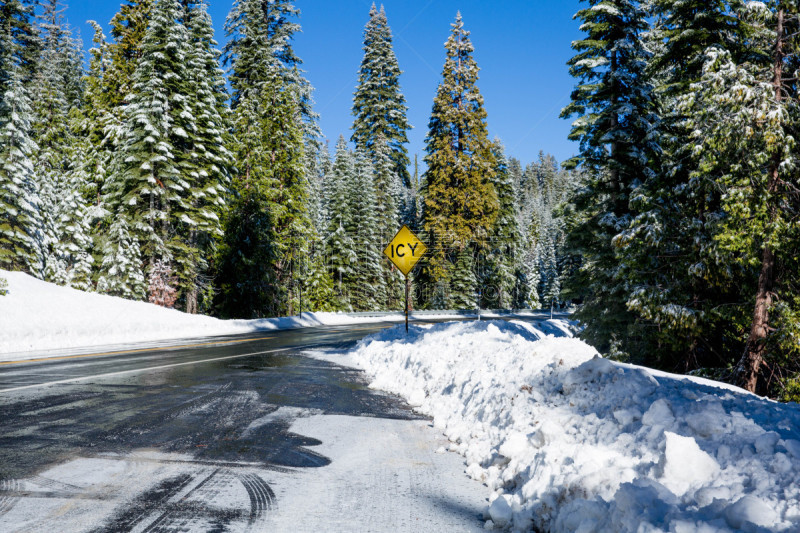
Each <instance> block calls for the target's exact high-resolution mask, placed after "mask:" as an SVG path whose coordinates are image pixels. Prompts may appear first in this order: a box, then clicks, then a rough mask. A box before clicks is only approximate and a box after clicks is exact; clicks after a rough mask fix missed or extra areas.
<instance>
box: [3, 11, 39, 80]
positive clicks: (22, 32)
mask: <svg viewBox="0 0 800 533" xmlns="http://www.w3.org/2000/svg"><path fill="white" fill-rule="evenodd" d="M36 5H37V2H36V1H35V0H5V1H4V2H2V3H0V24H2V25H3V29H2V31H3V34H4V39H8V42H7V44H6V43H5V42H4V43H3V46H5V47H6V48H5V50H3V52H2V53H3V54H10V55H11V57H13V63H14V64H15V65H16V66H17V68H18V69H19V70H18V72H17V76H18V77H19V79H20V80H22V82H23V83H24V84H25V86H26V88H27V89H29V90H30V87H29V85H30V83H31V80H33V77H34V75H35V74H36V71H37V69H38V67H39V55H40V52H41V38H40V36H39V33H38V27H37V25H36V24H34V7H35V6H36ZM9 72H10V71H2V72H1V73H0V76H3V77H2V78H0V83H2V82H4V81H5V79H6V76H8V75H9V74H8V73H9Z"/></svg>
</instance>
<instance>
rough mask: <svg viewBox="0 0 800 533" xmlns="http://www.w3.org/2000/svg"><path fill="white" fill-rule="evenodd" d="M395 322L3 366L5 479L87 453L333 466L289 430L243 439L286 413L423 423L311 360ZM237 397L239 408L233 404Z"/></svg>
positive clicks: (1, 463) (1, 460) (346, 372)
mask: <svg viewBox="0 0 800 533" xmlns="http://www.w3.org/2000/svg"><path fill="white" fill-rule="evenodd" d="M391 325H393V324H384V323H381V324H368V325H363V326H361V325H360V326H358V327H355V328H347V327H333V326H329V327H318V328H307V329H301V330H286V331H274V332H265V333H263V334H255V335H253V334H250V335H242V336H230V337H218V338H212V339H209V338H205V339H202V340H199V342H191V341H188V342H184V343H182V344H181V345H178V346H174V347H166V348H165V347H161V348H156V347H151V348H127V349H125V348H122V347H115V348H112V350H111V351H105V350H103V351H101V352H99V354H100V355H95V354H72V355H67V356H61V355H56V354H53V353H47V354H42V357H40V358H39V360H37V361H34V362H26V363H22V362H20V363H14V364H5V365H2V366H0V420H1V421H2V431H1V432H0V480H2V479H21V478H25V477H28V476H30V475H33V474H35V473H36V472H37V471H39V470H42V469H43V468H45V467H47V466H49V465H52V464H54V463H56V462H61V461H64V460H66V459H68V458H70V457H71V456H75V455H85V454H87V453H90V454H99V453H107V452H114V453H124V452H126V451H129V450H133V449H140V448H157V449H160V450H164V451H169V452H187V453H191V454H193V455H194V456H195V457H196V458H197V460H199V461H202V460H204V459H208V460H213V461H225V460H230V461H238V462H241V461H245V462H255V463H259V464H262V465H274V466H289V467H304V466H319V465H322V464H325V463H326V461H327V460H326V459H325V458H324V457H319V456H317V455H316V454H314V453H313V452H311V451H308V450H304V449H303V447H304V446H306V445H309V443H308V442H305V441H304V440H303V439H302V438H296V437H295V436H292V435H289V434H287V432H286V429H287V428H285V427H272V426H270V425H267V426H262V427H261V428H259V431H256V432H250V433H249V434H248V437H247V438H246V439H242V438H238V437H237V438H234V436H236V435H240V434H241V433H242V432H243V430H244V429H245V428H247V426H248V424H250V422H251V421H252V420H255V419H258V418H260V417H263V416H265V415H267V414H269V412H271V411H273V410H276V409H278V408H279V407H284V406H290V407H298V408H306V409H315V410H320V411H322V412H323V413H327V414H347V415H357V416H358V415H365V416H379V417H389V418H414V417H416V415H414V414H413V413H412V412H411V410H410V409H409V408H408V407H407V406H405V405H403V404H402V403H401V402H400V401H398V400H397V399H396V398H394V397H391V396H388V395H383V394H380V393H377V392H375V391H370V390H368V389H367V386H366V381H365V379H364V377H363V375H361V373H360V372H359V371H357V370H353V369H350V368H345V367H341V366H338V365H335V364H332V363H328V362H324V361H319V360H315V359H309V358H307V357H304V356H302V355H300V353H299V352H300V351H302V350H304V349H309V348H315V349H328V350H343V349H346V348H347V347H349V346H351V345H353V344H354V343H355V342H356V341H357V340H359V339H360V338H362V337H363V336H365V335H368V334H370V333H372V332H375V331H378V330H380V329H382V328H384V327H387V326H391ZM120 348H122V349H120ZM233 397H235V398H236V401H235V402H233V403H234V404H235V405H234V406H231V405H228V404H230V403H231V402H230V398H233ZM248 399H249V400H250V401H248ZM248 404H252V405H248ZM232 407H235V409H232Z"/></svg>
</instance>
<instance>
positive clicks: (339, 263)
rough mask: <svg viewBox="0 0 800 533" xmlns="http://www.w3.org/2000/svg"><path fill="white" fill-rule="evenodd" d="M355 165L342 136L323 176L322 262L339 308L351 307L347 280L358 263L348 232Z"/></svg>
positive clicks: (352, 217)
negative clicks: (325, 219)
mask: <svg viewBox="0 0 800 533" xmlns="http://www.w3.org/2000/svg"><path fill="white" fill-rule="evenodd" d="M355 172H356V170H355V162H354V160H353V155H352V154H351V153H350V151H349V150H348V149H347V143H346V142H345V140H344V137H341V136H340V137H339V140H338V141H337V143H336V152H335V153H334V161H333V165H332V167H331V170H330V172H329V173H328V175H327V176H326V177H325V198H326V204H327V209H326V211H327V213H328V228H327V231H326V232H325V246H324V250H325V260H326V263H327V267H328V270H329V272H330V274H331V277H332V278H333V281H334V286H335V288H336V293H337V295H338V296H337V299H338V305H339V306H340V307H342V308H344V309H349V308H351V299H352V298H351V296H352V295H351V294H350V280H351V279H352V278H353V277H354V274H355V265H356V262H357V261H358V257H357V255H356V252H355V250H356V243H355V240H354V239H353V236H352V235H350V234H349V233H348V231H347V228H348V227H352V221H353V219H354V216H353V209H352V205H351V203H350V201H351V199H352V195H351V194H349V193H350V189H351V187H352V185H351V182H352V181H353V180H354V179H355Z"/></svg>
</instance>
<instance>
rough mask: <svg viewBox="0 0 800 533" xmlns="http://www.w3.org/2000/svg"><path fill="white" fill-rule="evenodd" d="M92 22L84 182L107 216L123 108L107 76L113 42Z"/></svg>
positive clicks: (84, 126)
mask: <svg viewBox="0 0 800 533" xmlns="http://www.w3.org/2000/svg"><path fill="white" fill-rule="evenodd" d="M89 24H91V25H92V28H93V29H94V36H93V38H92V45H93V46H92V48H91V49H90V50H89V54H90V57H91V59H90V60H89V72H88V73H87V75H86V91H85V95H84V106H83V109H82V113H83V116H84V119H85V120H84V122H83V124H82V127H81V130H82V131H81V136H82V137H85V138H86V140H88V146H87V148H88V149H87V151H86V159H85V160H84V164H85V166H86V173H87V181H86V182H85V183H84V185H83V193H84V198H85V200H86V201H87V202H88V203H89V204H91V205H94V206H96V208H97V210H98V218H101V219H102V218H104V217H105V216H106V215H107V213H101V211H102V207H101V204H102V203H103V197H102V194H101V191H102V189H103V185H104V184H105V181H106V177H107V175H106V174H107V170H108V168H109V167H110V163H111V159H112V156H113V152H114V150H115V146H116V141H117V136H118V135H117V134H118V132H119V118H118V117H117V114H120V113H121V109H117V108H115V105H116V104H115V102H116V97H117V95H111V94H109V90H108V87H107V83H108V79H107V77H110V76H113V71H112V69H111V66H112V64H111V45H110V44H109V43H108V42H106V36H105V34H104V33H103V29H102V27H101V26H100V25H99V24H98V23H97V22H95V21H93V20H90V21H89ZM97 229H98V231H99V232H102V231H104V230H105V229H107V225H98V226H97Z"/></svg>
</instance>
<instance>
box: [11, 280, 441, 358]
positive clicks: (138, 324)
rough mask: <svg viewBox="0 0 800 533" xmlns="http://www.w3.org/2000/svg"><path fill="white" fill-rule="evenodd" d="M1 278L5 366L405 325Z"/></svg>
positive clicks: (396, 317)
mask: <svg viewBox="0 0 800 533" xmlns="http://www.w3.org/2000/svg"><path fill="white" fill-rule="evenodd" d="M0 278H5V279H6V280H8V294H7V295H6V296H0V361H15V360H23V359H27V358H30V357H33V356H35V354H34V351H41V350H53V349H65V348H75V347H88V346H98V345H104V346H105V345H109V344H118V343H132V342H136V343H141V342H150V341H161V340H168V339H186V338H195V337H206V336H215V335H231V334H237V333H250V332H255V331H269V330H276V329H290V328H302V327H312V326H321V325H343V324H357V323H366V322H376V321H397V322H399V321H402V320H404V318H403V316H402V314H400V313H398V314H396V315H389V316H383V317H351V316H348V315H346V314H342V313H303V315H302V316H301V317H298V316H294V317H284V318H271V319H263V320H219V319H216V318H212V317H208V316H201V315H188V314H186V313H181V312H180V311H175V310H173V309H164V308H162V307H158V306H156V305H153V304H150V303H146V302H133V301H130V300H124V299H122V298H115V297H113V296H106V295H102V294H95V293H87V292H82V291H78V290H75V289H70V288H66V287H60V286H58V285H54V284H52V283H47V282H44V281H41V280H38V279H36V278H33V277H31V276H28V275H27V274H23V273H21V272H8V271H5V270H0ZM425 318H437V316H430V315H426V317H425ZM26 352H28V353H26Z"/></svg>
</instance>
